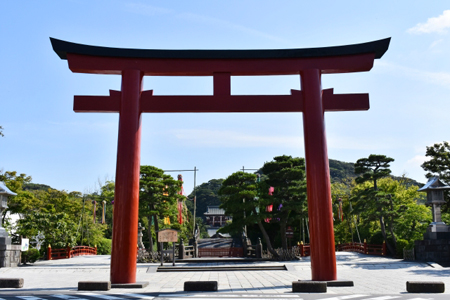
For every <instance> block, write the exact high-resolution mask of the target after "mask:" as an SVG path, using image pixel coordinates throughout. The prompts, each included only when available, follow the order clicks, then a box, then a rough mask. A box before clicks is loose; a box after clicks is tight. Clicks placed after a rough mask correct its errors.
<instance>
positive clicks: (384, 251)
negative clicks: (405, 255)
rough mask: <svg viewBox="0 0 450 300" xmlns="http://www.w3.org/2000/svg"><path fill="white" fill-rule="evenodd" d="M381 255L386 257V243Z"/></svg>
mask: <svg viewBox="0 0 450 300" xmlns="http://www.w3.org/2000/svg"><path fill="white" fill-rule="evenodd" d="M381 255H386V242H383V252H381Z"/></svg>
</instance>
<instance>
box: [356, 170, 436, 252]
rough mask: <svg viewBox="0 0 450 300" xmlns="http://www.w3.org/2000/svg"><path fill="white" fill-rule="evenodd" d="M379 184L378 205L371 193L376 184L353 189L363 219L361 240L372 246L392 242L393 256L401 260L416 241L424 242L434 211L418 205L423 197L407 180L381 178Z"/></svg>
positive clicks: (369, 183)
mask: <svg viewBox="0 0 450 300" xmlns="http://www.w3.org/2000/svg"><path fill="white" fill-rule="evenodd" d="M377 183H378V191H377V193H376V194H375V196H376V197H377V198H378V199H377V200H378V202H376V201H373V200H372V201H371V199H370V198H369V196H368V195H370V194H369V193H367V191H369V190H371V189H373V183H372V182H370V181H367V182H364V183H362V184H359V185H357V186H355V187H354V188H353V189H352V196H353V198H352V199H353V203H355V205H354V209H355V212H357V213H358V214H359V216H360V221H359V223H358V227H359V230H360V233H361V237H362V238H363V239H368V240H371V241H372V243H380V242H381V240H384V241H386V245H387V246H388V245H390V244H391V243H390V242H389V241H392V242H393V243H394V245H393V246H391V247H392V248H390V249H389V251H390V253H391V254H392V255H395V254H397V255H398V256H401V255H402V250H403V248H404V247H411V246H412V245H413V244H414V241H415V240H417V239H421V238H422V234H423V232H424V231H425V230H426V227H427V226H428V224H429V222H430V221H431V213H430V209H429V208H427V207H426V206H425V205H420V204H418V202H419V199H420V198H422V197H423V193H420V192H418V191H417V189H418V187H417V186H408V184H407V183H405V182H404V181H403V180H395V179H392V178H391V177H385V178H381V179H379V180H378V182H377ZM380 206H381V207H382V209H381V211H380ZM380 215H381V216H382V217H383V220H384V224H385V226H386V228H387V231H388V233H386V235H387V240H386V239H385V237H384V236H383V235H382V232H381V225H380V223H379V217H380ZM378 236H381V239H380V240H377V237H378ZM388 247H389V246H388Z"/></svg>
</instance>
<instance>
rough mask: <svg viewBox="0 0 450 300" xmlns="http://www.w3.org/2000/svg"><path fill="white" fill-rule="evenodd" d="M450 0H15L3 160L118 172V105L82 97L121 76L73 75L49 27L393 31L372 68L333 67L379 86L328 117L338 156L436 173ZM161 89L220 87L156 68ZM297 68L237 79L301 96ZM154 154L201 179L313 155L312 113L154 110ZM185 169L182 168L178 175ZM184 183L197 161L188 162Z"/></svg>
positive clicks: (77, 185) (182, 39)
mask: <svg viewBox="0 0 450 300" xmlns="http://www.w3.org/2000/svg"><path fill="white" fill-rule="evenodd" d="M449 31H450V7H449V5H448V3H447V1H395V2H394V1H375V2H367V1H345V0H344V1H299V0H296V1H276V2H275V1H265V0H258V1H243V0H240V1H234V0H228V1H220V2H219V1H143V0H142V1H119V0H108V1H106V0H89V1H82V0H65V1H63V0H59V1H56V0H54V1H45V0H41V1H34V0H33V1H32V0H28V1H25V0H23V1H2V2H1V4H0V40H1V47H0V91H1V95H0V126H3V128H4V134H5V137H3V138H0V169H3V171H13V170H15V171H18V172H20V173H26V174H27V175H31V176H32V177H33V182H35V183H43V184H47V185H50V186H52V187H53V188H56V189H60V190H67V191H80V192H91V191H94V190H95V189H97V188H98V182H99V181H100V182H104V181H105V180H107V179H114V177H115V165H116V152H117V127H118V115H117V114H100V113H89V114H87V113H74V112H73V109H72V105H73V96H74V95H107V94H108V90H109V89H116V90H119V89H120V77H119V76H114V75H87V74H74V73H71V72H70V70H69V69H68V67H67V61H63V60H60V59H59V58H58V56H57V55H56V54H55V53H54V52H53V50H52V48H51V45H50V41H49V37H54V38H58V39H62V40H66V41H70V42H76V43H83V44H89V45H99V46H108V47H123V48H144V49H283V48H310V47H326V46H334V45H346V44H356V43H363V42H368V41H373V40H378V39H383V38H386V37H392V41H391V44H390V47H389V50H388V51H387V52H386V54H385V55H384V56H383V58H381V59H380V60H376V62H375V65H374V67H373V69H372V70H371V71H370V72H365V73H353V74H338V75H324V76H323V77H322V79H323V82H322V85H323V88H334V90H335V93H369V97H370V105H371V109H370V110H369V111H364V112H334V113H327V114H326V116H325V120H326V127H327V138H328V153H329V157H330V158H332V159H338V160H341V161H346V162H355V161H356V160H357V159H359V158H362V157H367V156H368V155H370V154H384V155H387V156H390V157H393V158H394V159H395V162H394V163H392V170H393V173H394V174H395V175H399V176H400V175H402V174H406V175H407V176H409V177H412V178H414V179H416V180H418V181H421V182H425V181H426V179H425V177H424V174H425V172H424V171H423V170H422V168H421V167H420V164H421V163H422V162H423V161H424V159H425V150H426V146H429V145H432V144H434V143H438V142H442V141H444V140H448V133H447V131H448V128H449V125H450V118H449V117H448V115H449V108H450V105H449V103H448V101H449V99H448V98H449V97H448V95H449V92H450V55H449V49H450V33H449ZM144 88H145V89H153V90H154V94H159V95H171V94H172V95H177V94H187V95H208V94H212V78H210V77H205V78H199V77H196V78H189V77H182V78H174V77H146V78H145V79H144ZM290 89H300V78H299V77H298V76H277V77H256V78H255V77H233V78H232V94H288V93H289V92H290ZM142 122H143V123H142V126H143V127H142V153H141V164H149V165H154V166H157V167H159V168H161V169H164V170H174V169H193V168H194V166H196V167H197V168H198V169H199V172H198V173H197V183H198V184H200V183H202V182H207V181H208V180H210V179H213V178H225V177H227V176H228V175H230V174H231V173H233V172H235V171H238V170H239V169H242V167H243V166H244V167H245V168H249V169H254V168H259V167H261V166H262V165H263V164H264V162H265V161H270V160H271V159H272V158H273V157H274V156H278V155H283V154H287V155H292V156H300V157H303V156H304V150H303V127H302V115H301V113H284V114H281V113H278V114H275V113H274V114H270V113H265V114H144V115H143V119H142ZM173 175H174V176H176V173H173ZM183 176H184V180H185V191H186V192H187V193H189V192H190V191H191V190H192V187H193V183H194V182H193V181H194V178H193V174H192V172H186V173H183Z"/></svg>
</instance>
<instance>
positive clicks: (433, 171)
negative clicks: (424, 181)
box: [422, 141, 450, 184]
mask: <svg viewBox="0 0 450 300" xmlns="http://www.w3.org/2000/svg"><path fill="white" fill-rule="evenodd" d="M425 156H427V157H428V158H430V159H429V160H428V161H426V162H424V163H423V164H422V168H423V169H424V170H425V171H426V172H427V174H426V175H425V176H426V177H427V178H430V177H433V176H436V175H437V176H439V178H440V179H441V180H442V181H444V182H445V183H447V184H449V183H450V144H449V143H448V142H446V141H444V142H442V143H436V144H434V145H433V146H430V147H427V150H426V153H425Z"/></svg>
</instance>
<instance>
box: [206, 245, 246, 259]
mask: <svg viewBox="0 0 450 300" xmlns="http://www.w3.org/2000/svg"><path fill="white" fill-rule="evenodd" d="M243 256H244V251H243V249H242V248H236V247H231V248H198V257H243Z"/></svg>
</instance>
